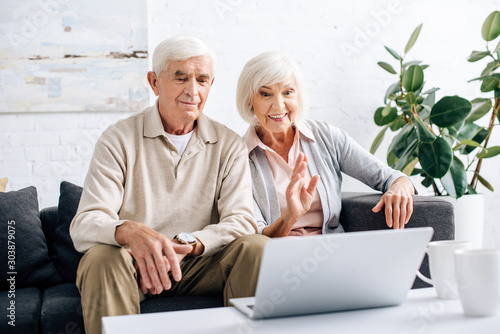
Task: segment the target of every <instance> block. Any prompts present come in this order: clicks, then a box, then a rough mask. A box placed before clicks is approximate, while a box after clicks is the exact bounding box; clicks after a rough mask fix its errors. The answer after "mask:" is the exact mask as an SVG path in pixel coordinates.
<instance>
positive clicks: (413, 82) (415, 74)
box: [403, 65, 424, 92]
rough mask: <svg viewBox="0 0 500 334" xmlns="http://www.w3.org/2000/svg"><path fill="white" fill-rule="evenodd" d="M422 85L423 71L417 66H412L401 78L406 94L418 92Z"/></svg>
mask: <svg viewBox="0 0 500 334" xmlns="http://www.w3.org/2000/svg"><path fill="white" fill-rule="evenodd" d="M423 84H424V70H423V69H422V67H421V66H419V65H412V66H410V67H409V68H408V70H406V72H405V74H404V76H403V87H404V88H405V89H406V90H407V91H408V92H414V91H416V90H419V89H420V87H422V85H423Z"/></svg>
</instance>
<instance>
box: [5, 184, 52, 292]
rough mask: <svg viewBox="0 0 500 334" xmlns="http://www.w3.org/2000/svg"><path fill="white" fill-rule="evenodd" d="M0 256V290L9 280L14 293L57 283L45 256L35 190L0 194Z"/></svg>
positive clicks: (45, 247) (43, 237) (45, 251)
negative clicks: (11, 281) (12, 281)
mask: <svg viewBox="0 0 500 334" xmlns="http://www.w3.org/2000/svg"><path fill="white" fill-rule="evenodd" d="M9 252H10V253H9ZM0 254H1V258H0V289H1V290H6V289H8V288H9V287H10V282H9V281H7V279H8V278H11V277H13V278H14V280H15V287H16V289H17V288H22V287H34V286H36V287H44V286H51V285H54V284H58V283H60V282H61V278H60V277H59V274H58V273H57V271H56V269H55V267H54V265H53V264H52V262H51V261H50V258H49V255H48V250H47V244H46V242H45V236H44V234H43V231H42V223H41V222H40V218H39V216H38V196H37V191H36V188H35V187H28V188H24V189H21V190H18V191H10V192H5V193H0Z"/></svg>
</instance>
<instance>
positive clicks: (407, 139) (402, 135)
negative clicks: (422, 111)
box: [387, 123, 418, 158]
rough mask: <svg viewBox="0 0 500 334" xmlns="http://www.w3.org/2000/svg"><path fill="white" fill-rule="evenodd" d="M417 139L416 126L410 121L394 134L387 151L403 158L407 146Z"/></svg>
mask: <svg viewBox="0 0 500 334" xmlns="http://www.w3.org/2000/svg"><path fill="white" fill-rule="evenodd" d="M417 139H418V138H417V133H416V131H415V128H414V127H413V125H412V124H410V123H408V124H406V125H405V126H404V127H403V128H402V129H401V130H400V131H399V132H398V134H397V135H396V136H394V138H393V139H392V142H391V144H390V145H389V148H388V149H387V151H388V152H393V153H394V154H395V156H396V158H401V156H402V155H403V153H404V151H405V150H406V148H407V147H408V146H409V145H410V144H411V143H412V142H413V141H415V140H417Z"/></svg>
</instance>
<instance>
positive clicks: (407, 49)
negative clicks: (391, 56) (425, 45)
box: [405, 24, 422, 53]
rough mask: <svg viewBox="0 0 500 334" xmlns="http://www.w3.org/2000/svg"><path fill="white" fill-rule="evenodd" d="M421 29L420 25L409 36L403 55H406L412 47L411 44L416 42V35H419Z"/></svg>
mask: <svg viewBox="0 0 500 334" xmlns="http://www.w3.org/2000/svg"><path fill="white" fill-rule="evenodd" d="M421 29H422V24H420V25H419V26H418V27H417V28H416V29H415V30H414V31H413V33H412V34H411V37H410V40H409V41H408V43H406V47H405V53H408V51H410V49H411V48H412V47H413V44H415V42H416V41H417V38H418V34H420V30H421Z"/></svg>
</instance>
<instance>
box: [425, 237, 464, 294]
mask: <svg viewBox="0 0 500 334" xmlns="http://www.w3.org/2000/svg"><path fill="white" fill-rule="evenodd" d="M470 247H471V243H470V242H469V241H456V240H441V241H432V242H430V243H429V245H428V247H427V255H428V256H429V270H430V274H431V277H432V280H431V279H429V278H427V277H425V276H424V275H422V274H421V273H420V272H418V271H417V276H418V277H419V278H420V279H421V280H422V281H424V282H426V283H428V284H431V285H433V286H434V288H435V289H436V293H437V296H438V298H439V299H458V291H457V281H456V275H455V259H454V252H455V251H456V250H459V249H467V248H470Z"/></svg>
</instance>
